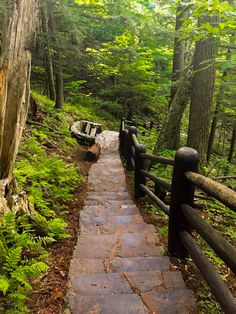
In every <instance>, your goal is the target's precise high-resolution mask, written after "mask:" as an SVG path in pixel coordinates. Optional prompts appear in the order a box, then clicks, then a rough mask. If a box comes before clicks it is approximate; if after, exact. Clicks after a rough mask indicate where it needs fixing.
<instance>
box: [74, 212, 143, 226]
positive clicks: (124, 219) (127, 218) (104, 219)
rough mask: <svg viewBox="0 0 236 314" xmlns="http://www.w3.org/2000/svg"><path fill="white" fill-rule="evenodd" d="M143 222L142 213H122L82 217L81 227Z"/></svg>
mask: <svg viewBox="0 0 236 314" xmlns="http://www.w3.org/2000/svg"><path fill="white" fill-rule="evenodd" d="M141 223H143V218H142V217H141V215H139V214H138V215H122V216H100V217H87V218H80V225H81V227H82V226H84V227H88V226H91V225H92V226H102V225H108V224H115V225H131V224H134V225H135V224H141Z"/></svg>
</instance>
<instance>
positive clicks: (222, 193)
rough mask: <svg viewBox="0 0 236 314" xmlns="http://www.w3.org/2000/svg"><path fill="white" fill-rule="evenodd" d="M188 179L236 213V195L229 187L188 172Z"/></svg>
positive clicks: (186, 174)
mask: <svg viewBox="0 0 236 314" xmlns="http://www.w3.org/2000/svg"><path fill="white" fill-rule="evenodd" d="M185 176H186V178H187V179H188V180H189V181H190V182H192V183H194V184H195V185H196V186H197V187H198V188H200V189H201V190H203V191H204V192H206V193H208V194H210V195H211V196H213V197H214V198H216V199H217V200H219V201H220V202H221V203H223V204H224V205H226V206H227V207H229V208H230V209H232V210H233V211H235V212H236V193H235V191H233V190H231V189H230V188H228V187H227V186H225V185H223V184H220V183H218V182H215V181H213V180H211V179H209V178H206V177H204V176H203V175H201V174H198V173H195V172H192V171H187V172H186V173H185Z"/></svg>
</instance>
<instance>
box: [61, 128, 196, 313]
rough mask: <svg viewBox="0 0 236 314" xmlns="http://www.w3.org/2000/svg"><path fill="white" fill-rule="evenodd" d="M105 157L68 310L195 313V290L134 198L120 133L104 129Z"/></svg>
mask: <svg viewBox="0 0 236 314" xmlns="http://www.w3.org/2000/svg"><path fill="white" fill-rule="evenodd" d="M97 142H99V143H100V145H101V147H102V153H101V156H100V158H99V160H98V162H97V163H96V164H94V165H93V166H92V168H91V170H90V175H89V178H88V187H89V191H88V194H87V199H86V201H85V204H84V209H83V211H82V212H81V218H80V230H81V231H80V235H79V237H78V244H77V247H76V248H75V251H74V256H73V259H72V261H71V265H70V272H69V289H68V294H67V301H68V302H67V303H68V306H69V308H70V310H69V309H67V311H66V313H73V314H86V313H90V314H98V313H99V314H137V313H139V314H143V313H160V314H162V313H163V314H173V313H181V314H185V313H191V312H192V311H193V310H194V308H195V305H194V299H193V296H192V292H191V291H190V290H187V289H186V288H185V285H184V282H183V279H182V277H181V274H180V272H178V271H170V268H171V264H170V260H169V258H168V257H166V256H162V253H163V248H162V247H161V246H160V244H159V239H158V236H157V234H156V232H155V228H154V227H153V226H152V225H148V224H146V223H144V221H143V219H142V217H141V215H140V214H139V211H138V208H137V207H136V206H135V204H134V202H133V201H132V198H131V197H130V195H129V193H128V191H127V187H126V181H125V173H124V169H123V166H122V163H121V160H120V157H119V153H118V133H117V132H109V131H106V132H103V133H102V134H101V135H99V137H98V139H97Z"/></svg>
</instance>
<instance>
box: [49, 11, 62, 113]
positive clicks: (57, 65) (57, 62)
mask: <svg viewBox="0 0 236 314" xmlns="http://www.w3.org/2000/svg"><path fill="white" fill-rule="evenodd" d="M52 8H53V6H51V7H50V10H49V20H50V23H49V29H50V33H51V38H52V47H53V51H54V60H53V65H54V72H55V75H56V86H55V87H56V99H55V100H56V101H55V108H58V109H62V107H63V102H64V84H63V71H62V58H61V48H60V45H59V41H58V34H57V25H56V22H55V17H54V14H53V12H52Z"/></svg>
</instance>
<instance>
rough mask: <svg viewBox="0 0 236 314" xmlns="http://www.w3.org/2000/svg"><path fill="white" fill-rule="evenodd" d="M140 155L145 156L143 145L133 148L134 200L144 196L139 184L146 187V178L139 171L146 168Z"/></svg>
mask: <svg viewBox="0 0 236 314" xmlns="http://www.w3.org/2000/svg"><path fill="white" fill-rule="evenodd" d="M141 154H146V148H145V146H144V145H143V144H139V145H138V147H135V159H134V160H135V170H134V197H135V198H136V199H138V198H140V197H143V196H145V193H144V192H143V191H142V190H141V189H140V187H139V185H140V184H143V185H146V178H145V176H144V175H143V174H141V173H140V170H145V168H146V161H145V159H143V158H141V157H140V155H141Z"/></svg>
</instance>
